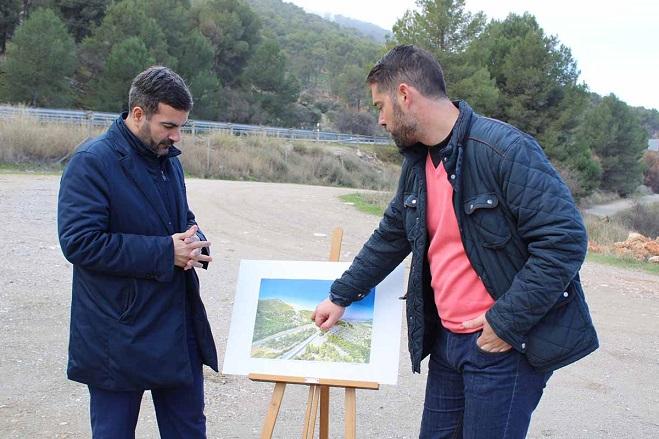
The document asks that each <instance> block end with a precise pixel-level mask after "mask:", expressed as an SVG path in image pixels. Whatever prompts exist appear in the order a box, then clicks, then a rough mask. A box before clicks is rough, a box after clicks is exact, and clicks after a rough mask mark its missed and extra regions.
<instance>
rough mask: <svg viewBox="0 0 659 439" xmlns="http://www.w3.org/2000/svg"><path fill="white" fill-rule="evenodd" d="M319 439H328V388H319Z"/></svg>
mask: <svg viewBox="0 0 659 439" xmlns="http://www.w3.org/2000/svg"><path fill="white" fill-rule="evenodd" d="M320 439H329V386H320Z"/></svg>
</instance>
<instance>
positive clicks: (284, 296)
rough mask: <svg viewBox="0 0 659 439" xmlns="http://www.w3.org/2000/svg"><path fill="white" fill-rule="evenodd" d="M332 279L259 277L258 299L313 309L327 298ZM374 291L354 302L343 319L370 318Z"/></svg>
mask: <svg viewBox="0 0 659 439" xmlns="http://www.w3.org/2000/svg"><path fill="white" fill-rule="evenodd" d="M332 282H334V281H333V280H329V279H328V280H324V279H261V287H260V289H259V300H266V299H280V300H282V301H284V302H286V303H288V304H290V305H293V306H295V307H296V308H299V309H308V310H310V311H313V310H314V309H316V305H318V303H320V302H321V301H323V300H325V299H326V298H327V295H328V294H329V290H330V286H331V285H332ZM374 293H375V292H374V291H371V293H370V294H369V295H367V296H366V297H365V298H364V299H362V300H360V301H358V302H354V303H353V304H352V305H350V306H349V307H348V308H346V313H345V314H344V316H343V318H344V319H348V320H349V319H354V320H371V319H373V305H374V301H375V294H374Z"/></svg>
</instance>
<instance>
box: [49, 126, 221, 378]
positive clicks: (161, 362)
mask: <svg viewBox="0 0 659 439" xmlns="http://www.w3.org/2000/svg"><path fill="white" fill-rule="evenodd" d="M122 124H123V120H121V119H119V120H117V121H116V122H115V123H114V124H113V125H112V127H111V128H110V129H109V130H108V131H107V132H106V133H105V134H104V135H102V136H100V137H98V138H96V139H94V140H92V141H90V142H87V143H86V144H84V145H82V146H81V147H80V148H79V149H78V150H77V151H76V152H75V154H74V155H73V157H72V158H71V161H70V162H69V164H68V166H67V167H66V169H65V171H64V173H63V175H62V180H61V185H60V192H59V203H58V231H59V239H60V245H61V248H62V251H63V253H64V256H65V257H66V258H67V259H68V260H69V261H70V262H71V263H72V264H73V297H72V304H71V329H70V339H69V363H68V376H69V378H70V379H72V380H75V381H79V382H82V383H86V384H90V385H92V386H96V387H100V388H104V389H109V390H139V389H150V388H156V387H172V386H178V385H183V384H190V383H191V382H192V369H191V365H190V357H189V355H188V352H187V350H188V343H187V342H186V336H187V334H186V324H185V319H186V312H185V308H186V305H185V304H186V300H188V302H189V304H188V306H189V307H190V310H191V312H192V315H193V319H192V321H193V328H192V329H193V330H194V332H195V336H196V339H197V343H198V345H199V349H200V353H201V358H202V361H203V362H204V363H205V364H207V365H208V366H210V367H212V368H213V369H215V370H217V353H216V350H215V343H214V341H213V337H212V334H211V331H210V325H209V323H208V319H207V318H206V311H205V309H204V305H203V303H202V301H201V298H200V296H199V281H198V278H197V275H196V273H195V272H194V269H192V270H188V271H183V270H181V269H180V268H178V267H175V266H174V247H173V242H172V238H171V235H172V234H174V233H178V232H183V231H185V230H186V229H187V228H188V227H190V226H191V225H193V224H196V223H195V218H194V215H193V213H192V212H191V211H190V209H189V208H188V203H187V198H186V192H185V183H184V180H183V170H182V168H181V164H180V162H179V160H178V158H176V157H175V156H176V155H178V154H179V153H180V151H178V150H176V149H175V148H173V147H172V148H171V153H170V155H169V157H168V158H166V159H165V160H164V162H163V163H162V166H163V175H164V176H165V177H166V178H169V179H170V181H169V183H171V184H172V186H171V188H172V190H173V193H174V197H173V199H175V203H176V211H177V214H178V217H177V218H173V219H172V218H171V217H170V214H169V213H168V211H167V209H166V207H165V204H164V202H163V199H162V196H161V194H160V193H159V192H158V189H157V187H156V184H155V182H154V179H153V177H152V176H151V175H149V172H147V162H146V159H145V158H144V157H142V156H141V155H140V154H138V152H137V150H136V148H135V147H134V146H131V142H134V141H135V139H134V138H130V135H129V132H128V131H127V129H126V127H125V125H122ZM133 144H134V143H133ZM177 224H178V227H177V226H176V225H177ZM200 238H202V240H205V238H204V237H203V235H201V234H200ZM186 297H189V298H190V299H186Z"/></svg>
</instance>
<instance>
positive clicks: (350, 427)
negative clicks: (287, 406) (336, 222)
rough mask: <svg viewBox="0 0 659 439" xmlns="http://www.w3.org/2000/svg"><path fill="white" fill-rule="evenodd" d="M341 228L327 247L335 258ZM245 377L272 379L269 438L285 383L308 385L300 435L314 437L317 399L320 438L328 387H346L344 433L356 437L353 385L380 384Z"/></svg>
mask: <svg viewBox="0 0 659 439" xmlns="http://www.w3.org/2000/svg"><path fill="white" fill-rule="evenodd" d="M342 240H343V230H342V229H341V228H336V229H334V231H333V232H332V246H331V248H330V255H329V260H330V261H334V262H338V260H339V256H340V255H341V241H342ZM248 378H249V379H250V380H252V381H265V382H270V383H275V388H274V390H273V391H272V399H271V400H270V405H269V406H268V414H267V415H266V417H265V421H264V422H263V429H262V430H261V439H271V438H272V432H273V431H274V429H275V422H277V415H278V414H279V408H280V407H281V401H282V399H283V398H284V390H286V384H304V385H308V386H309V397H308V399H307V411H306V414H305V416H304V429H303V431H302V439H313V437H314V434H315V432H316V416H317V414H318V405H319V403H320V425H319V427H320V428H319V433H320V439H328V438H329V389H330V387H342V388H344V389H345V395H346V396H345V437H346V439H355V438H356V434H357V395H356V389H370V390H378V389H379V388H380V384H378V383H375V382H371V381H351V380H332V379H319V378H305V377H293V376H284V375H265V374H257V373H250V374H249V375H248Z"/></svg>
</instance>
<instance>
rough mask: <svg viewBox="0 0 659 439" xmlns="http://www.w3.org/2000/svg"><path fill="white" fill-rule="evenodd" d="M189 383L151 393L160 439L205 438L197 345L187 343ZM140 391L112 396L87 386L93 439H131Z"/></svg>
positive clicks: (202, 378)
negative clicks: (190, 382) (189, 367)
mask: <svg viewBox="0 0 659 439" xmlns="http://www.w3.org/2000/svg"><path fill="white" fill-rule="evenodd" d="M188 349H189V351H190V360H191V364H192V375H193V382H192V384H191V385H189V386H181V387H173V388H163V389H152V390H151V395H152V396H153V405H154V406H155V409H156V418H157V420H158V429H159V430H160V437H161V438H163V439H188V438H190V439H197V438H205V437H206V416H205V415H204V376H203V373H202V364H201V359H200V357H199V351H198V347H197V344H196V342H195V341H194V340H190V339H189V340H188ZM143 393H144V392H143V391H134V392H115V391H110V390H103V389H99V388H97V387H92V386H89V396H90V401H89V407H90V415H91V423H92V436H93V438H94V439H134V438H135V426H136V425H137V418H138V415H139V413H140V404H141V402H142V394H143Z"/></svg>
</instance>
